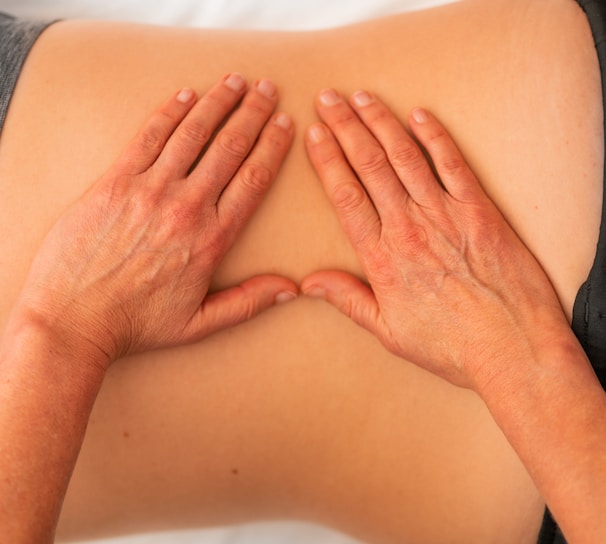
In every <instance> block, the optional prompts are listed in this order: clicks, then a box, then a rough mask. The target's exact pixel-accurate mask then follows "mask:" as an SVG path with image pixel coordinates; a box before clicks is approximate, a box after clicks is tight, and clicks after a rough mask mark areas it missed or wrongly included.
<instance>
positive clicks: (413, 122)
mask: <svg viewBox="0 0 606 544" xmlns="http://www.w3.org/2000/svg"><path fill="white" fill-rule="evenodd" d="M410 127H411V129H412V130H413V132H414V134H415V136H416V137H417V138H418V140H419V142H420V143H421V144H422V145H423V147H425V149H426V150H427V152H428V153H429V155H430V156H431V159H432V160H433V163H434V166H435V168H436V171H437V173H438V175H439V176H440V179H441V180H442V183H443V184H444V187H445V188H446V190H447V191H448V193H449V194H450V195H451V196H452V197H454V198H456V199H457V200H462V201H470V200H477V199H478V198H480V197H484V196H485V193H484V191H483V189H482V187H481V185H480V183H479V181H478V179H477V178H476V176H475V175H474V174H473V172H472V171H471V169H470V168H469V166H468V165H467V163H466V162H465V159H464V158H463V156H462V155H461V152H460V151H459V149H458V148H457V146H456V144H455V143H454V141H453V140H452V138H451V137H450V135H449V134H448V132H446V129H445V128H444V127H443V126H442V125H441V124H440V123H439V122H438V120H437V119H436V118H435V117H434V116H433V115H431V114H430V113H429V112H427V111H425V110H423V109H420V108H417V109H415V110H413V111H412V113H411V116H410Z"/></svg>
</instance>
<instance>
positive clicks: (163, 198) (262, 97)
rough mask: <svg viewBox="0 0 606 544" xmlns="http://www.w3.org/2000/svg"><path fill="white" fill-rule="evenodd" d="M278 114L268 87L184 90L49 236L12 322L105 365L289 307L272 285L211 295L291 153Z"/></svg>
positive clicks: (277, 283) (285, 294)
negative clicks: (94, 353) (224, 262)
mask: <svg viewBox="0 0 606 544" xmlns="http://www.w3.org/2000/svg"><path fill="white" fill-rule="evenodd" d="M241 100H242V103H241V105H240V106H238V103H239V102H240V101H241ZM276 102H277V96H276V91H275V87H274V86H273V84H272V83H270V82H269V81H261V82H260V83H258V84H257V85H255V86H254V87H253V88H252V89H250V90H249V91H248V92H247V84H246V82H245V80H244V79H243V78H242V77H241V76H239V75H237V74H232V75H231V76H229V77H226V78H224V79H223V80H222V81H220V82H219V83H217V84H216V85H215V86H214V87H213V88H212V89H210V90H209V91H208V93H206V95H204V97H202V98H201V99H200V100H197V98H196V96H195V93H194V92H193V91H192V90H189V89H184V90H182V91H181V92H179V93H177V94H175V95H174V96H173V97H172V98H170V99H169V100H168V101H167V102H166V103H165V104H164V105H163V106H161V107H160V108H159V109H158V110H157V111H156V112H155V113H154V114H153V115H152V117H151V119H149V121H148V122H147V124H146V125H145V127H144V128H143V129H142V130H141V132H140V133H139V135H138V136H136V137H135V138H134V140H133V141H132V142H131V143H130V144H129V146H128V147H127V149H126V151H125V152H124V153H123V155H122V156H121V157H120V158H119V160H118V161H117V162H116V163H115V164H114V165H113V167H111V169H110V170H109V171H108V172H107V174H105V175H104V176H103V177H102V178H101V179H100V180H99V181H98V182H97V183H96V184H94V186H93V187H92V188H91V189H89V190H88V192H87V193H86V194H85V195H84V196H83V197H81V198H80V199H79V200H78V201H77V202H76V203H75V204H74V205H73V206H72V207H71V208H70V209H69V210H68V211H67V212H66V213H65V214H64V215H63V216H62V217H61V218H60V219H59V221H58V222H57V223H56V224H55V226H54V227H53V228H52V230H51V231H50V233H49V234H48V236H47V237H46V239H45V241H44V243H43V245H42V247H41V248H40V250H39V252H38V254H37V256H36V258H35V260H34V262H33V265H32V267H31V270H30V274H29V277H28V279H27V282H26V285H25V288H24V290H23V292H22V294H21V297H20V299H19V301H18V304H17V307H18V309H19V311H20V312H21V313H20V315H23V314H25V315H27V316H28V318H32V317H33V318H34V319H35V320H37V321H38V322H43V323H44V326H45V327H49V328H51V329H52V330H53V332H54V333H56V334H57V335H59V336H60V339H61V341H62V342H65V343H68V344H73V345H77V346H78V347H81V346H82V345H87V346H93V347H94V349H96V350H98V351H100V352H101V353H102V354H104V356H105V358H106V359H107V363H109V362H111V361H113V360H114V359H116V358H118V357H120V356H122V355H126V354H129V353H135V352H140V351H143V350H148V349H152V348H157V347H165V346H171V345H176V344H182V343H187V342H194V341H197V340H199V339H201V338H203V337H205V336H207V335H208V334H210V333H212V332H214V331H217V330H219V329H222V328H225V327H229V326H231V325H235V324H237V323H239V322H241V321H244V320H246V319H249V318H251V317H253V316H254V315H256V314H258V313H259V312H261V311H262V310H265V309H266V308H268V307H270V306H272V305H273V304H275V303H276V302H278V301H283V300H288V299H291V298H294V297H295V296H296V294H297V287H296V285H295V284H294V283H293V282H291V281H290V280H287V279H285V278H280V277H276V276H269V275H267V276H258V277H255V278H252V279H249V280H247V281H245V282H243V283H242V284H241V285H240V286H237V287H234V288H231V289H227V290H225V291H223V292H219V293H215V294H212V295H208V294H207V291H208V287H209V283H210V278H211V275H212V274H213V272H214V271H215V269H216V268H217V265H218V264H219V262H220V261H221V259H222V257H223V256H224V255H225V253H226V252H227V250H228V249H229V248H230V246H231V245H232V243H233V242H234V240H235V238H236V236H237V234H238V233H239V232H240V231H241V230H242V228H243V227H244V225H245V224H246V222H247V220H248V219H249V218H250V216H251V215H252V213H253V212H254V210H255V208H256V207H257V205H258V204H259V202H260V200H261V199H262V197H263V195H264V193H265V192H266V191H267V189H268V188H269V187H270V185H271V182H272V181H273V179H274V177H275V175H276V173H277V171H278V169H279V167H280V165H281V162H282V160H283V159H284V157H285V155H286V153H287V151H288V148H289V146H290V143H291V140H292V136H293V128H292V123H291V121H290V118H289V117H288V116H287V115H286V114H283V113H281V114H277V115H276V116H274V117H273V118H271V120H270V116H271V114H272V111H273V109H274V107H275V105H276ZM234 108H235V111H234ZM230 114H231V116H230V117H229V118H228V120H227V121H226V123H225V126H224V127H222V128H220V129H219V127H220V125H221V123H222V122H224V121H225V119H226V117H227V116H229V115H230ZM213 137H214V139H213ZM205 146H206V147H207V148H206V149H205ZM203 151H204V153H203V155H202V156H201V157H200V154H201V153H202V152H203ZM87 349H88V348H87Z"/></svg>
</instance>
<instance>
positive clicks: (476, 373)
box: [302, 91, 571, 390]
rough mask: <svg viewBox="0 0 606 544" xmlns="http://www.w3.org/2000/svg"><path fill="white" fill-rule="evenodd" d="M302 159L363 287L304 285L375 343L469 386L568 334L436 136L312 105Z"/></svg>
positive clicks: (332, 277) (376, 104)
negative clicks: (333, 215)
mask: <svg viewBox="0 0 606 544" xmlns="http://www.w3.org/2000/svg"><path fill="white" fill-rule="evenodd" d="M317 109H318V112H319V115H320V117H321V119H322V121H323V122H324V123H319V124H317V125H314V126H312V127H310V130H309V132H308V135H307V148H308V154H309V157H310V159H311V162H312V163H313V166H314V167H315V169H316V171H317V173H318V175H319V177H320V178H321V180H322V183H323V185H324V187H325V190H326V192H327V194H328V197H329V199H330V200H331V202H332V204H333V205H334V207H335V209H336V212H337V214H338V216H339V219H340V221H341V223H342V226H343V228H344V229H345V231H346V233H347V235H348V237H349V239H350V241H351V243H352V244H353V247H354V249H355V251H356V252H357V255H358V257H359V259H360V261H361V263H362V267H363V270H364V272H365V274H366V276H367V278H368V282H369V284H370V286H368V285H367V284H366V283H363V282H362V281H360V280H359V279H357V278H355V277H352V276H351V275H348V274H345V273H343V272H337V271H324V272H317V273H314V274H312V275H311V276H309V277H307V278H306V280H305V281H304V282H303V284H302V291H303V292H304V293H306V294H308V295H313V296H317V297H322V298H325V299H326V300H328V302H330V303H331V304H333V305H334V306H336V307H337V308H338V309H339V310H341V311H342V312H343V313H345V314H347V315H348V316H349V317H351V318H352V319H353V320H354V321H356V322H357V323H358V324H360V325H362V326H363V327H365V328H367V329H368V330H370V331H371V332H372V333H374V334H375V335H376V336H377V337H378V338H379V339H380V340H381V341H382V342H383V344H384V345H385V346H386V347H387V348H388V349H390V350H391V351H392V352H394V353H396V354H397V355H399V356H401V357H404V358H406V359H408V360H410V361H412V362H414V363H416V364H418V365H420V366H422V367H425V368H426V369H428V370H430V371H432V372H434V373H435V374H438V375H440V376H442V377H444V378H446V379H447V380H449V381H450V382H452V383H455V384H457V385H461V386H465V387H471V388H473V389H476V390H477V389H478V388H480V386H481V384H482V383H486V382H488V381H490V380H491V379H492V377H493V376H494V373H495V372H499V371H501V370H503V369H506V368H507V367H508V365H510V364H511V362H512V360H517V361H529V360H532V355H533V353H532V351H533V350H534V349H540V348H541V347H542V346H544V345H549V344H550V343H552V341H553V340H554V339H555V338H568V337H570V336H571V333H570V330H569V327H568V324H567V322H566V319H565V316H564V314H563V312H562V309H561V307H560V304H559V302H558V299H557V298H556V295H555V293H554V290H553V288H552V286H551V284H550V282H549V281H548V279H547V277H546V275H545V273H544V272H543V270H542V268H541V267H540V266H539V264H538V263H537V262H536V260H535V259H534V257H533V256H532V255H531V253H530V252H529V251H528V250H527V248H526V247H525V246H524V245H523V243H522V242H521V241H520V239H519V238H518V237H517V236H516V234H515V233H514V232H513V231H512V229H511V228H510V227H509V226H508V224H507V223H506V221H505V220H504V218H503V217H502V215H501V214H500V212H499V211H498V210H497V208H496V207H495V206H494V204H493V203H492V202H491V201H490V200H489V198H488V197H487V195H486V194H485V193H484V191H483V190H482V188H481V186H480V184H479V183H478V181H477V179H476V178H475V177H474V175H473V173H472V172H471V171H470V169H469V168H468V166H467V164H466V163H465V161H464V160H463V158H462V157H461V154H460V153H459V151H458V150H457V148H456V147H455V145H454V143H453V141H452V140H451V139H450V137H449V136H448V134H447V133H446V131H445V130H444V128H443V127H442V126H441V125H440V124H439V123H438V121H437V120H436V119H435V118H434V117H433V116H431V115H430V114H429V113H427V112H425V111H422V110H415V111H414V112H413V113H412V115H411V118H410V127H411V129H412V132H413V134H414V136H415V137H416V139H417V140H418V141H419V142H420V144H421V145H422V146H423V147H424V148H425V151H426V152H427V153H428V154H429V156H430V157H431V160H432V161H433V164H434V166H435V170H436V172H437V175H436V174H435V173H434V171H433V170H432V168H431V166H430V163H429V162H428V160H427V159H426V158H425V156H424V154H423V152H422V150H421V148H420V147H419V145H417V144H416V143H415V141H414V140H413V138H412V137H411V136H410V135H409V134H408V133H407V131H406V130H405V129H404V127H403V126H402V125H401V124H400V123H399V122H398V120H397V119H396V118H395V117H394V116H393V115H392V114H391V113H390V112H389V111H388V110H387V108H386V107H385V106H384V105H383V104H381V103H380V101H379V100H378V99H376V98H375V97H372V96H370V95H369V94H368V93H363V92H359V93H356V94H354V96H353V97H352V100H351V102H350V103H348V102H346V101H345V100H344V99H343V98H341V97H340V96H339V95H338V94H336V93H335V92H334V91H328V92H325V93H323V94H322V95H321V97H320V99H319V101H318V104H317Z"/></svg>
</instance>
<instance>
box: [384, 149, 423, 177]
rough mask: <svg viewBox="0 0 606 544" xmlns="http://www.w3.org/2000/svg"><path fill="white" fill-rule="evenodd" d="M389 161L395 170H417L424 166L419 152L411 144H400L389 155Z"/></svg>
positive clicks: (421, 154)
mask: <svg viewBox="0 0 606 544" xmlns="http://www.w3.org/2000/svg"><path fill="white" fill-rule="evenodd" d="M389 161H390V162H391V164H392V165H393V167H394V168H395V169H396V170H397V169H406V170H411V171H415V170H419V169H420V168H422V167H423V166H425V164H426V160H425V157H424V156H423V153H422V152H421V150H420V149H419V148H418V147H417V146H416V145H414V144H413V143H404V142H402V143H400V144H398V145H396V146H394V148H393V149H391V150H390V153H389Z"/></svg>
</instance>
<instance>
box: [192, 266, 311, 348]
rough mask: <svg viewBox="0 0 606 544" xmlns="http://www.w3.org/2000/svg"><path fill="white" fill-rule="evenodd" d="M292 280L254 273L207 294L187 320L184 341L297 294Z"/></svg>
mask: <svg viewBox="0 0 606 544" xmlns="http://www.w3.org/2000/svg"><path fill="white" fill-rule="evenodd" d="M298 293H299V291H298V289H297V286H296V284H295V283H294V282H292V281H291V280H289V279H287V278H283V277H281V276H272V275H264V276H255V277H254V278H250V279H248V280H246V281H244V282H242V283H241V284H240V285H237V286H235V287H230V288H229V289H225V290H224V291H219V292H217V293H213V294H212V295H208V296H207V297H206V298H205V299H204V301H203V302H202V304H201V305H200V309H199V310H198V312H197V313H196V315H195V316H194V317H193V319H192V320H191V321H190V323H189V326H188V328H187V330H186V332H185V338H184V341H186V342H196V341H198V340H201V339H202V338H204V337H206V336H209V335H210V334H213V333H215V332H218V331H220V330H223V329H227V328H229V327H233V326H235V325H238V324H239V323H243V322H244V321H248V320H250V319H252V318H253V317H255V316H257V315H259V314H260V313H261V312H263V311H264V310H267V309H268V308H271V307H272V306H275V305H276V304H280V303H284V302H289V301H291V300H294V299H296V298H297V296H298Z"/></svg>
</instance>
